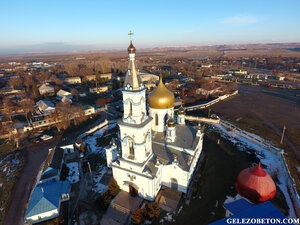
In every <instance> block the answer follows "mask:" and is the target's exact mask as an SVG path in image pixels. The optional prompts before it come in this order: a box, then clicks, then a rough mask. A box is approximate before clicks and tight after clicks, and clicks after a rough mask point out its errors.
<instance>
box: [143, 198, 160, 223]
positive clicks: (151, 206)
mask: <svg viewBox="0 0 300 225" xmlns="http://www.w3.org/2000/svg"><path fill="white" fill-rule="evenodd" d="M146 209H147V215H146V217H147V219H150V220H151V219H153V217H156V218H158V216H159V214H160V208H159V205H158V204H157V203H156V202H149V203H147V204H146Z"/></svg>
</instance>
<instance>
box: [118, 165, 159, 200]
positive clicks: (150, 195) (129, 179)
mask: <svg viewBox="0 0 300 225" xmlns="http://www.w3.org/2000/svg"><path fill="white" fill-rule="evenodd" d="M113 176H114V179H115V180H116V181H117V183H118V185H119V187H120V189H122V190H123V191H126V192H129V184H130V183H133V184H134V186H136V187H138V190H137V191H138V194H139V196H140V197H142V198H145V199H147V200H150V201H153V200H154V198H155V194H156V193H157V192H155V191H154V187H155V183H154V181H155V179H153V178H152V177H146V176H143V175H139V174H137V173H134V172H130V171H126V170H123V169H121V168H117V167H113Z"/></svg>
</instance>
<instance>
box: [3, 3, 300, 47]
mask: <svg viewBox="0 0 300 225" xmlns="http://www.w3.org/2000/svg"><path fill="white" fill-rule="evenodd" d="M0 9H1V12H0V30H1V32H0V53H17V52H45V51H72V50H85V49H86V50H89V49H124V48H126V47H127V45H128V35H127V34H128V31H129V30H132V31H133V32H134V34H135V35H134V43H135V45H136V47H137V48H148V47H160V46H184V45H207V44H234V43H268V42H300V29H299V28H300V13H299V9H300V1H299V0H282V1H279V0H251V1H242V0H238V1H237V0H218V1H217V0H210V1H207V0H206V1H200V0H195V1H190V0H181V1H176V0H172V1H167V0H165V1H164V0H159V1H155V0H151V1H146V0H105V1H102V0H81V1H80V0H72V1H71V0H39V1H37V0H19V1H16V0H5V1H2V2H1V4H0Z"/></svg>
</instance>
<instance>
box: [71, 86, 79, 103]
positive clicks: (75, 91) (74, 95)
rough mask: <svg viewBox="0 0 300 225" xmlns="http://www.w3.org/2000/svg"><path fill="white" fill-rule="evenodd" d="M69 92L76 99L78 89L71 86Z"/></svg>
mask: <svg viewBox="0 0 300 225" xmlns="http://www.w3.org/2000/svg"><path fill="white" fill-rule="evenodd" d="M71 94H72V96H73V97H75V98H76V100H77V101H78V91H77V89H76V88H73V89H72V90H71Z"/></svg>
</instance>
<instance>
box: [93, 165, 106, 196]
mask: <svg viewBox="0 0 300 225" xmlns="http://www.w3.org/2000/svg"><path fill="white" fill-rule="evenodd" d="M106 171H107V167H106V166H102V167H101V168H99V170H98V171H97V172H96V173H95V174H94V176H93V184H94V185H93V188H92V191H93V192H96V193H98V194H103V193H104V192H105V191H107V190H108V187H107V185H104V184H101V183H100V181H101V179H102V177H103V175H104V174H105V173H106Z"/></svg>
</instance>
